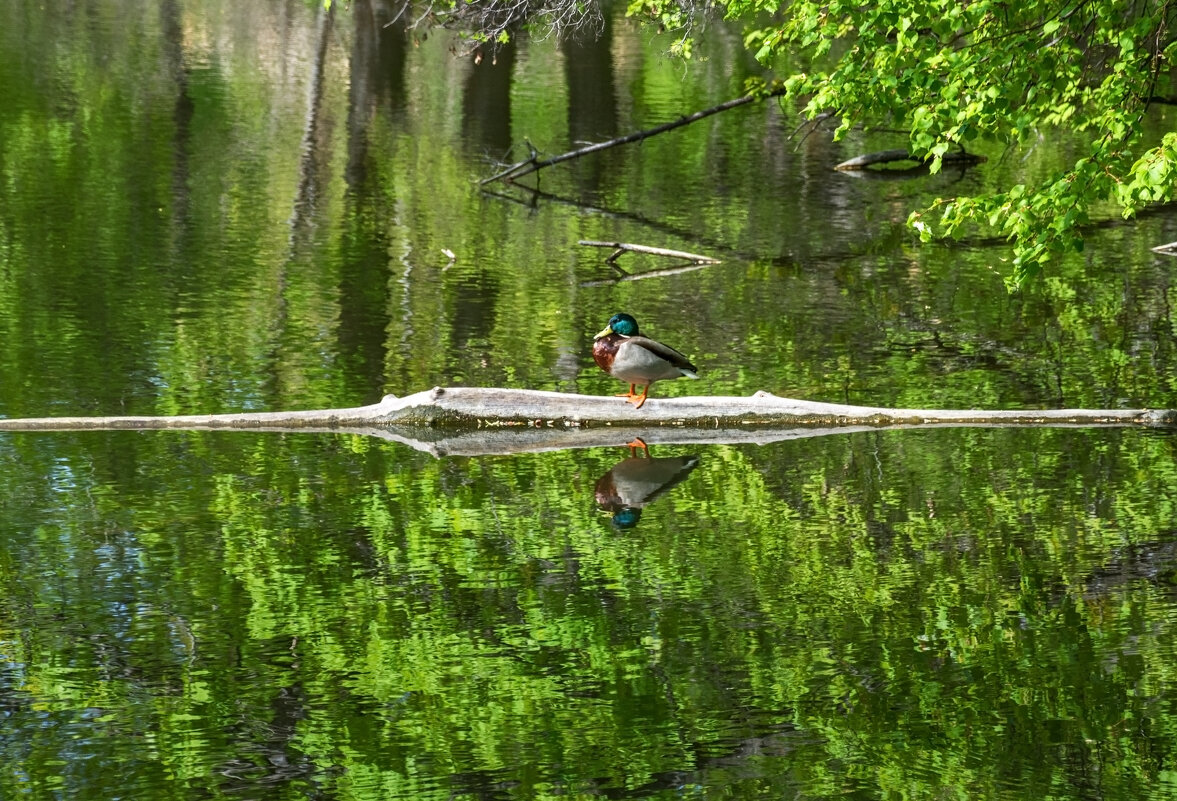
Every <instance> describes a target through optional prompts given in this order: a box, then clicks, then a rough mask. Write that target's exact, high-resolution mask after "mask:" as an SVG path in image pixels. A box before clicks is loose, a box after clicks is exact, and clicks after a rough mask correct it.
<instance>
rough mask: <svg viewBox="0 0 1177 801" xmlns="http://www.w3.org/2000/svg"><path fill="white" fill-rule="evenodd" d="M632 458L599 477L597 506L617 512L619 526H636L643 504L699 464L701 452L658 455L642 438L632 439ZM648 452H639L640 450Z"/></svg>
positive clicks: (616, 524)
mask: <svg viewBox="0 0 1177 801" xmlns="http://www.w3.org/2000/svg"><path fill="white" fill-rule="evenodd" d="M628 447H629V458H628V459H622V460H621V461H620V462H618V463H617V464H615V465H613V468H612V469H611V470H609V472H608V473H606V474H605V475H603V476H601V477H600V478H599V479H597V486H596V498H597V506H599V507H601V509H603V510H604V511H606V512H611V513H612V514H613V525H614V526H616V527H617V528H633V527H634V526H636V525H637V524H638V521H639V520H641V519H642V508H643V507H645V506H648V505H649V504H651V503H653V502H654V501H655V500H657V499H658V498H660V497H661V496H662V495H663V494H664V493H665V492H666V491H667V490H669V489H670V488H671V487H674V486H675V485H677V484H679V483H680V482H681V481H683V479H685V478H686V477H687V476H688V475H690V472H691V471H692V470H694V469H695V468H696V467H698V465H699V457H698V456H668V457H663V458H654V457H652V456H650V449H649V447H648V446H647V445H646V443H644V442H642V441H641V440H640V439H635V440H634V441H633V442H630V443H628ZM639 450H640V451H642V452H643V453H645V456H638V455H637V454H638V451H639Z"/></svg>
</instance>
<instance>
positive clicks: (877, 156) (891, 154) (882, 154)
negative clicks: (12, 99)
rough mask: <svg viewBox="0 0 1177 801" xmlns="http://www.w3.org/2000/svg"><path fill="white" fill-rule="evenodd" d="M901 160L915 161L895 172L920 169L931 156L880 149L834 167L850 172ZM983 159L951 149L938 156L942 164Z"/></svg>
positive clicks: (930, 159)
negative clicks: (925, 156) (922, 156)
mask: <svg viewBox="0 0 1177 801" xmlns="http://www.w3.org/2000/svg"><path fill="white" fill-rule="evenodd" d="M902 161H910V162H915V163H914V164H913V165H912V166H910V167H905V168H903V170H896V171H897V172H900V171H904V170H918V169H922V168H924V167H926V166H928V165H929V164H931V163H932V157H931V156H929V157H928V158H925V159H920V158H916V157H915V156H913V155H912V154H911V153H909V152H908V151H907V150H905V149H897V150H880V151H878V152H876V153H864V154H863V155H861V156H855V157H854V158H852V159H847V160H846V161H843V162H842V163H841V164H838V165H837V166H835V167H834V169H835V170H840V171H842V172H851V171H855V170H865V169H868V168H870V167H873V166H876V165H879V164H894V163H896V162H902ZM984 161H985V157H984V156H978V155H976V154H973V153H968V152H965V151H953V152H951V153H945V154H944V155H942V156H941V157H940V163H941V164H944V165H948V164H963V165H971V164H981V163H982V162H984Z"/></svg>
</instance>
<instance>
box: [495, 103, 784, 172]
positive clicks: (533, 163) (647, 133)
mask: <svg viewBox="0 0 1177 801" xmlns="http://www.w3.org/2000/svg"><path fill="white" fill-rule="evenodd" d="M782 94H784V89H773V90H771V91H769V92H767V93H765V94H763V95H760V94H756V95H744V96H743V97H737V98H735V99H733V100H728V101H726V102H723V103H720V104H719V105H718V106H712V107H711V108H707V109H703V110H702V111H696V112H695V113H694V114H688V115H686V116H684V117H679V118H678V119H677V120H673V121H671V122H665V123H663V124H661V125H656V126H654V127H653V128H647V129H645V130H644V131H634V132H633V133H631V134H626V135H625V136H618V137H616V138H615V139H610V140H608V141H606V142H597V143H596V144H592V145H587V146H585V147H582V148H578V149H576V150H570V151H568V152H567V153H561V154H560V155H558V156H552V157H551V158H547V159H542V160H541V159H538V158H537V157H536V153H535V152H534V151H533V152H532V154H531V155H530V156H529V157H528V158H526V159H524V160H523V161H520V162H518V163H516V164H512V165H511V166H509V167H507V168H506V169H505V170H502V171H500V172H497V173H495V174H494V175H492V176H490V177H489V178H483V179H482V181H480V184H481V185H482V186H485V185H486V184H489V183H493V182H494V181H507V182H510V181H514V180H515V179H517V178H522V177H523V176H524V175H529V174H531V173H533V172H537V171H539V170H542V169H543V168H544V167H551V166H552V165H553V164H559V163H560V162H562V161H569V160H571V159H577V158H580V157H581V156H587V155H589V154H590V153H599V152H600V151H602V150H608V149H609V148H611V147H617V146H618V145H628V144H629V143H630V142H640V141H642V140H643V139H649V138H650V137H651V136H656V135H658V134H660V133H665V132H666V131H673V130H674V129H675V128H681V127H682V126H684V125H690V124H691V123H692V122H698V121H699V120H702V119H705V118H707V117H710V116H711V115H712V114H718V113H719V112H721V111H727V110H729V109H733V108H739V107H740V106H745V105H747V104H749V103H755V102H756V101H757V100H762V99H764V98H765V97H776V96H778V95H782Z"/></svg>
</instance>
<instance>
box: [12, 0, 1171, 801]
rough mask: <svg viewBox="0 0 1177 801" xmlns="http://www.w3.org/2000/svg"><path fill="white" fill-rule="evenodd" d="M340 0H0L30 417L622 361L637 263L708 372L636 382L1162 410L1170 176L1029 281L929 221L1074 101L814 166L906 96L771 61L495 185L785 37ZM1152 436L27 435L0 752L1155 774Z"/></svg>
mask: <svg viewBox="0 0 1177 801" xmlns="http://www.w3.org/2000/svg"><path fill="white" fill-rule="evenodd" d="M333 5H334V10H333V11H332V12H330V13H326V12H324V11H323V10H322V8H321V4H319V3H306V4H300V3H285V2H283V3H270V2H259V3H253V4H248V5H242V4H240V3H235V2H218V1H217V0H193V2H189V3H179V2H164V3H161V4H151V3H142V2H134V0H93V1H92V2H88V3H83V4H81V5H72V6H69V7H68V8H65V7H61V8H53V7H50V8H42V7H40V6H38V5H37V4H33V3H28V2H22V1H21V0H17V2H13V3H9V4H7V5H5V6H4V8H3V10H0V96H2V97H3V98H4V99H5V100H4V102H3V103H0V325H2V326H3V330H4V333H5V343H6V347H5V348H4V349H3V351H2V352H0V414H2V415H4V416H7V417H19V416H41V415H64V414H121V413H145V414H175V413H188V412H220V411H237V410H277V409H298V408H313V407H345V406H356V405H361V404H366V403H371V402H374V401H376V400H378V399H379V398H380V397H381V396H383V395H384V394H386V393H392V394H396V395H405V394H409V393H412V392H416V391H419V390H422V389H427V388H429V387H432V386H435V385H453V384H466V385H476V386H510V387H530V388H536V389H551V390H562V391H571V392H581V393H586V394H608V393H613V392H616V391H618V390H619V389H620V388H621V387H620V385H619V384H618V382H616V381H615V380H613V379H610V378H608V377H607V376H605V375H603V374H602V373H600V372H599V371H598V370H597V368H596V367H595V366H594V365H593V363H592V361H591V358H590V357H589V346H590V345H589V343H590V341H591V336H592V334H593V333H594V332H595V331H597V330H599V329H600V328H601V327H602V326H603V325H604V322H605V321H606V320H607V319H608V318H609V316H610V315H611V314H613V313H614V312H616V311H619V310H625V311H629V312H631V313H633V314H634V315H635V316H637V317H638V319H639V321H640V322H641V323H642V324H643V327H645V328H647V329H648V330H649V332H650V333H651V334H654V335H655V336H658V337H659V338H662V339H664V340H665V341H667V342H669V343H670V344H672V345H674V346H675V347H677V348H679V349H681V350H683V351H684V352H685V353H687V354H689V355H690V356H691V358H692V360H693V361H694V362H695V363H696V364H698V365H699V366H700V368H701V370H700V375H701V380H700V381H698V382H689V383H688V382H678V383H666V382H664V383H660V384H657V385H656V386H655V390H654V391H655V395H656V396H677V395H685V394H689V393H700V394H727V393H735V394H750V393H752V392H755V391H757V390H761V389H764V390H769V391H772V392H775V393H777V394H780V395H786V396H791V397H800V398H807V399H811V400H819V401H834V402H852V403H865V404H870V405H898V406H915V407H918V406H928V407H988V408H1050V407H1064V406H1079V407H1082V406H1086V407H1113V408H1116V407H1121V408H1137V407H1159V408H1171V407H1173V406H1174V402H1173V384H1172V382H1173V379H1172V376H1173V375H1174V374H1175V369H1174V368H1175V367H1177V365H1175V364H1174V349H1173V332H1174V325H1173V316H1172V308H1173V305H1174V304H1173V300H1174V298H1173V289H1172V287H1171V283H1172V282H1171V274H1172V264H1171V263H1170V262H1169V261H1165V260H1164V257H1161V256H1157V255H1155V254H1152V253H1151V252H1150V251H1149V247H1151V246H1153V245H1155V244H1159V243H1161V242H1166V241H1171V240H1173V239H1177V233H1175V232H1174V231H1173V230H1171V229H1173V228H1174V227H1175V226H1174V224H1173V222H1172V221H1171V220H1170V219H1168V218H1167V217H1165V216H1164V215H1156V216H1151V217H1146V218H1144V219H1142V220H1140V221H1138V222H1135V223H1133V224H1131V225H1127V224H1125V225H1115V226H1108V227H1105V228H1102V229H1100V230H1098V231H1095V232H1093V234H1092V237H1091V240H1090V242H1089V244H1088V247H1087V249H1086V250H1085V251H1084V253H1083V254H1082V255H1080V256H1076V257H1073V258H1068V259H1066V260H1063V261H1061V262H1060V263H1058V264H1056V265H1054V267H1053V268H1052V271H1051V272H1050V274H1049V275H1048V276H1047V277H1045V278H1044V279H1043V280H1042V281H1040V282H1039V283H1037V284H1036V285H1035V286H1034V287H1032V288H1031V289H1030V290H1029V291H1027V292H1025V293H1023V294H1021V295H1017V296H1010V295H1007V294H1006V293H1005V291H1004V288H1003V286H1002V275H1003V273H1004V272H1005V270H1006V266H1005V265H1004V263H1003V262H1002V258H1003V257H1004V251H1003V250H1002V249H1001V247H1000V246H999V245H994V246H990V245H986V244H984V243H981V242H970V243H965V244H960V245H954V246H933V247H920V246H918V245H916V244H915V243H914V241H913V239H912V237H911V236H910V232H908V231H907V230H906V229H905V227H904V225H903V221H904V220H905V219H906V216H907V214H908V212H909V211H910V210H911V209H913V208H915V207H917V206H918V205H920V204H922V203H927V202H929V201H930V200H931V199H933V198H935V197H937V196H945V195H950V194H953V193H955V192H961V191H963V192H973V191H978V190H983V189H985V188H986V187H992V186H998V185H1000V182H1008V181H1011V180H1026V179H1027V178H1029V177H1032V176H1034V175H1038V174H1042V173H1044V172H1045V171H1049V170H1050V169H1053V168H1054V167H1055V166H1056V165H1055V164H1054V162H1053V158H1055V156H1056V155H1057V154H1059V153H1062V152H1065V151H1066V148H1068V147H1071V146H1073V143H1071V142H1070V140H1069V139H1068V138H1067V137H1066V135H1065V134H1062V133H1058V132H1048V133H1049V135H1050V136H1051V137H1053V138H1052V139H1051V140H1050V141H1051V143H1052V145H1053V146H1052V147H1046V146H1041V147H1039V148H1036V149H1034V150H1033V151H1032V152H1030V153H1029V154H1024V153H1018V154H1002V153H1000V152H995V153H990V154H988V155H990V157H991V158H990V161H989V162H987V164H986V165H985V166H983V167H982V168H981V169H977V170H972V171H969V172H966V173H945V174H944V175H940V176H922V177H917V178H914V179H911V180H903V181H898V180H870V179H856V178H853V177H849V176H845V175H841V174H837V173H834V172H832V170H831V167H832V166H833V165H834V164H836V163H838V162H839V161H841V160H842V159H844V158H846V157H848V156H850V155H855V154H857V153H859V152H862V151H863V150H868V149H876V148H882V147H893V146H896V145H897V144H898V143H896V142H895V141H893V140H892V139H889V138H888V136H887V135H886V134H872V135H865V134H857V133H856V134H853V135H852V136H850V137H849V138H848V140H847V141H845V142H841V143H833V142H831V141H830V139H829V136H828V135H825V134H823V133H822V132H817V133H814V134H812V135H808V136H805V135H804V132H801V133H797V132H796V128H797V124H798V123H797V120H796V117H795V116H794V114H793V110H792V109H790V108H788V107H780V106H776V105H772V104H768V105H764V106H759V107H753V108H748V109H744V110H741V111H735V112H728V113H725V114H721V115H717V116H715V117H713V118H710V119H709V120H708V121H706V122H703V123H698V124H696V125H693V126H690V127H688V128H684V129H682V130H680V131H678V132H676V133H674V134H667V135H664V136H661V137H655V138H652V139H648V140H646V141H645V142H643V143H642V144H641V145H640V146H637V145H635V146H630V147H628V148H621V149H616V150H613V151H609V152H607V153H605V154H602V155H600V156H598V157H595V158H592V159H587V160H582V161H577V162H573V163H570V164H567V165H564V166H560V167H555V168H552V169H550V170H545V171H544V173H543V174H542V176H541V178H540V181H539V190H540V191H538V192H535V191H530V190H528V189H525V188H519V187H513V188H512V187H504V186H499V185H495V186H492V187H488V188H485V189H480V188H479V186H478V179H480V178H482V177H485V176H487V175H489V174H491V173H492V172H494V171H495V170H496V169H497V168H498V166H497V165H498V164H499V162H501V161H504V160H511V159H518V158H522V157H523V156H524V155H525V154H526V152H527V151H526V144H525V143H527V142H530V143H531V144H532V145H534V146H535V147H537V148H540V149H542V150H543V152H544V153H545V154H549V155H550V154H554V153H556V152H561V151H564V150H567V149H570V148H572V147H575V146H577V145H578V144H579V143H581V142H584V141H595V140H600V139H603V138H607V137H611V136H616V135H621V134H623V133H626V132H629V131H632V130H635V129H639V128H643V127H648V126H652V125H655V124H658V123H661V122H665V121H667V120H668V119H673V118H675V117H677V116H678V115H680V114H683V113H687V112H690V111H693V110H696V109H698V108H703V107H706V106H710V105H713V104H715V103H718V102H721V101H723V100H726V99H729V98H731V97H735V96H737V95H739V94H740V93H741V91H742V85H743V81H744V79H745V78H746V77H749V76H751V75H756V74H760V68H759V67H757V66H756V65H755V64H753V63H752V62H751V61H750V60H749V59H748V58H747V57H746V56H745V55H743V51H742V47H741V45H740V41H739V36H738V33H737V32H731V31H725V30H723V29H722V28H721V27H720V26H715V27H714V28H709V29H708V35H707V37H706V38H705V40H704V41H702V42H701V43H700V52H699V55H700V56H701V58H699V59H698V60H696V61H694V62H692V63H690V64H685V65H684V64H683V63H681V62H676V61H673V60H669V59H666V58H664V57H663V55H662V53H663V50H664V49H665V48H666V47H667V44H668V43H667V41H666V40H664V39H659V38H658V37H651V36H650V35H649V34H648V33H644V32H642V31H641V30H640V29H638V28H637V27H635V26H634V25H633V24H632V23H631V22H629V21H627V20H626V19H625V18H624V17H622V16H620V15H616V14H614V15H611V16H610V17H609V19H608V20H607V24H606V26H605V28H604V29H603V34H602V36H601V37H600V38H599V39H595V40H594V39H585V40H560V39H558V38H549V39H540V40H537V39H526V38H525V39H522V40H521V41H519V42H518V43H517V44H514V45H511V46H510V47H508V48H506V49H504V50H502V51H500V52H499V53H498V54H495V55H492V54H489V53H485V54H483V58H482V59H481V61H479V62H478V63H476V60H475V58H473V57H472V56H470V55H463V52H464V49H465V48H467V47H468V43H463V42H462V41H461V40H459V39H457V38H455V37H454V36H452V35H450V34H448V33H445V32H436V31H433V32H427V31H425V30H424V29H422V28H415V29H406V28H405V26H404V25H403V24H402V23H401V22H398V23H396V24H394V25H391V26H386V25H385V23H387V22H388V21H389V20H391V19H392V18H393V17H394V16H395V13H396V12H395V9H393V8H391V7H386V6H384V5H383V4H382V3H380V2H376V1H375V0H357V1H356V2H353V3H352V4H351V6H350V7H349V8H344V7H343V4H338V3H336V4H333ZM51 6H52V4H51ZM1167 113H1169V112H1166V111H1165V110H1163V109H1158V110H1157V111H1156V115H1157V116H1156V117H1155V118H1154V119H1151V120H1149V125H1150V126H1153V128H1155V130H1156V131H1158V132H1159V131H1164V130H1168V129H1170V128H1171V127H1172V125H1171V120H1167V119H1166V117H1165V116H1163V115H1165V114H1167ZM528 185H529V186H534V181H529V182H528ZM580 239H594V240H618V241H628V242H637V243H640V244H647V245H654V246H660V247H668V248H676V249H682V250H688V251H693V252H699V253H705V254H707V255H711V256H714V257H716V258H719V259H721V260H722V263H721V264H719V265H717V266H713V267H708V268H705V269H700V270H695V271H690V272H681V273H677V274H673V275H667V276H663V277H647V278H641V279H638V280H632V276H635V275H638V274H640V273H642V272H644V271H649V270H657V269H661V268H664V267H666V266H667V265H666V264H665V262H663V261H660V260H658V259H655V258H651V257H645V256H626V257H625V258H624V259H623V266H624V268H625V270H626V271H627V272H628V273H629V274H630V275H629V276H624V277H622V276H618V275H617V274H616V273H615V272H614V271H613V270H611V269H610V268H609V267H608V266H607V265H606V264H604V263H603V261H602V257H603V256H604V255H605V254H604V253H602V252H601V251H598V250H594V249H589V248H584V247H580V246H578V245H577V241H578V240H580ZM446 251H449V252H452V253H453V254H454V256H455V258H454V259H453V260H451V259H450V258H449V256H448V255H447V254H446ZM619 279H623V280H619ZM619 402H620V401H619ZM1173 449H1174V441H1173V439H1172V438H1171V437H1170V436H1168V435H1167V434H1165V433H1163V432H1150V431H1134V430H1125V429H1048V430H1004V429H943V430H909V431H893V432H868V433H854V434H845V435H826V436H812V437H801V438H793V439H785V440H781V441H776V442H769V443H767V444H763V445H753V444H729V445H718V446H700V445H689V444H670V445H658V444H655V445H653V446H652V447H651V449H650V453H649V455H648V457H647V456H646V455H645V454H643V453H641V452H640V451H637V452H635V451H633V450H631V449H630V448H628V447H626V446H625V442H624V441H618V442H617V443H616V444H615V446H613V447H608V448H592V449H580V450H564V451H553V452H542V453H517V454H507V453H504V454H489V455H483V456H468V457H462V456H449V457H443V458H435V457H434V456H432V455H430V454H429V453H427V452H423V451H421V450H417V449H414V448H413V447H410V446H409V445H406V444H402V443H399V442H393V441H390V440H386V439H382V438H379V437H365V436H359V435H354V434H326V435H320V434H298V435H293V434H275V433H268V434H267V433H195V432H187V433H185V432H150V433H149V432H116V433H100V432H87V433H60V434H45V433H42V434H35V435H33V434H19V435H18V434H6V435H4V436H3V437H0V512H2V514H0V716H2V718H3V722H4V725H3V726H0V797H4V798H7V797H9V796H11V797H29V798H37V799H40V798H45V799H52V798H103V799H110V798H129V799H148V798H151V799H156V798H193V799H203V798H248V799H296V798H341V799H376V798H380V799H389V798H393V799H399V798H404V799H419V798H436V799H451V798H520V799H523V798H549V797H556V796H561V797H573V798H579V797H586V798H587V797H607V798H666V799H670V798H681V797H700V798H739V799H744V798H746V799H754V798H757V799H758V798H765V797H773V798H776V797H785V798H795V797H800V798H815V797H832V796H852V797H862V798H876V797H930V796H945V797H1002V798H1027V799H1029V798H1034V799H1037V798H1042V797H1046V796H1053V797H1061V798H1141V797H1154V796H1155V797H1165V796H1167V795H1171V794H1172V790H1173V786H1172V785H1173V782H1172V774H1171V772H1170V766H1171V764H1172V762H1173V760H1174V755H1175V753H1177V740H1175V737H1177V725H1175V723H1174V721H1175V720H1177V718H1175V717H1174V714H1173V710H1172V708H1171V707H1172V703H1173V702H1172V699H1173V697H1174V694H1173V691H1174V688H1173V687H1171V686H1170V685H1169V682H1170V680H1171V678H1172V677H1173V670H1172V667H1171V666H1172V665H1173V664H1177V653H1175V644H1174V637H1173V630H1174V629H1173V626H1172V621H1173V619H1174V609H1175V607H1174V600H1175V596H1174V592H1173V587H1174V575H1175V573H1174V566H1175V565H1177V545H1175V543H1177V539H1175V536H1174V531H1175V530H1177V524H1175V519H1174V518H1175V514H1177V513H1175V504H1174V490H1173V487H1174V486H1177V481H1175V480H1174V479H1175V478H1177V476H1175V475H1174V472H1175V469H1174V458H1173Z"/></svg>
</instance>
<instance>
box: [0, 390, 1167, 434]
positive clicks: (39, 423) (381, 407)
mask: <svg viewBox="0 0 1177 801" xmlns="http://www.w3.org/2000/svg"><path fill="white" fill-rule="evenodd" d="M917 425H918V426H929V425H953V426H962V425H1006V426H1027V425H1079V426H1098V425H1120V426H1124V425H1140V426H1174V425H1177V412H1174V411H1169V410H1149V409H1046V410H1005V411H991V410H986V409H888V408H884V407H878V406H850V405H845V404H839V403H818V402H814V401H804V400H795V399H792V398H782V397H778V396H776V395H773V394H771V393H768V392H757V393H756V394H755V395H751V396H748V397H742V396H741V397H731V396H717V397H686V398H651V399H650V400H648V401H647V402H646V404H645V405H644V406H643V407H642V408H641V409H635V408H634V407H633V406H632V405H631V404H629V403H626V402H625V401H624V400H622V399H620V398H616V397H613V396H600V395H572V394H567V393H562V392H541V391H538V390H531V389H500V388H493V387H487V388H481V387H452V388H448V389H445V388H442V387H435V388H433V389H431V390H427V391H425V392H418V393H416V394H413V395H409V396H407V397H404V398H397V397H396V396H394V395H387V396H385V398H384V400H382V401H380V402H379V403H376V404H373V405H371V406H361V407H357V408H353V409H323V410H317V411H302V412H243V413H238V414H190V415H177V416H174V417H148V416H120V417H41V418H26V419H8V420H5V419H0V431H38V430H40V431H48V430H57V431H64V430H80V429H168V428H171V429H177V428H181V429H282V430H300V429H302V430H306V429H316V430H320V429H342V428H354V427H380V426H401V427H404V426H410V427H419V426H424V427H434V428H455V429H472V428H473V429H477V428H484V427H507V428H510V427H520V426H531V427H549V428H551V427H563V428H576V427H599V426H640V427H642V428H651V427H653V428H657V427H659V426H667V427H683V428H687V427H695V428H715V429H718V428H732V429H752V428H805V427H821V428H830V427H846V426H868V427H873V428H881V427H889V426H917Z"/></svg>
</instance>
